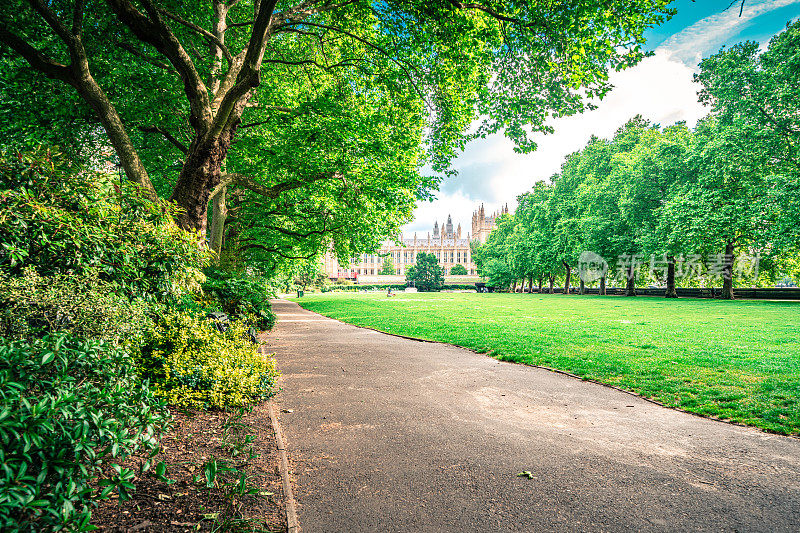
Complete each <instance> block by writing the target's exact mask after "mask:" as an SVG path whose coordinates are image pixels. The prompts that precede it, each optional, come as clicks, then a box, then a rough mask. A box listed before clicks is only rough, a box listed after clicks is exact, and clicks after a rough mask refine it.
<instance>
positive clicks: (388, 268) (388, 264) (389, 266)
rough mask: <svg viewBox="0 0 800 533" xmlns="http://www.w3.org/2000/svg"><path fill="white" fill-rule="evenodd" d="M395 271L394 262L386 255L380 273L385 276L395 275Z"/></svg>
mask: <svg viewBox="0 0 800 533" xmlns="http://www.w3.org/2000/svg"><path fill="white" fill-rule="evenodd" d="M394 273H395V270H394V263H392V260H391V259H390V258H389V257H385V258H384V259H383V264H382V265H381V270H380V272H378V274H381V275H383V276H393V275H394Z"/></svg>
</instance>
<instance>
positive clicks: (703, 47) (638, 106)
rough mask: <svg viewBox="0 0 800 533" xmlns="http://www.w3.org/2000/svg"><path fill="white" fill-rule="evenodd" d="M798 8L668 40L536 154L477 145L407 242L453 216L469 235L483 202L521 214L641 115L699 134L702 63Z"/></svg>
mask: <svg viewBox="0 0 800 533" xmlns="http://www.w3.org/2000/svg"><path fill="white" fill-rule="evenodd" d="M794 3H800V0H765V1H762V2H757V1H748V3H747V4H746V7H745V10H744V12H743V13H742V17H741V18H740V17H739V9H738V8H735V7H732V8H731V9H729V10H727V11H724V12H721V13H717V14H714V15H712V16H710V17H706V18H704V19H702V20H700V21H698V22H696V23H694V24H692V25H691V26H688V27H687V28H685V29H684V30H683V31H681V32H679V33H677V34H675V35H673V36H671V37H670V38H668V39H667V40H666V41H665V42H664V43H663V44H662V45H661V46H659V47H658V48H657V49H656V50H655V54H654V55H653V56H652V57H649V58H646V59H645V60H643V61H642V62H641V63H639V64H638V65H636V66H635V67H633V68H631V69H629V70H626V71H623V72H618V73H613V74H612V75H611V78H610V81H611V82H612V84H613V85H614V87H615V89H614V90H613V91H611V92H610V93H609V94H608V95H607V96H606V97H605V98H604V99H603V101H602V102H599V104H598V108H597V109H596V110H594V111H590V112H587V113H584V114H582V115H576V116H572V117H566V118H562V119H559V120H556V121H553V123H552V125H553V126H554V127H555V133H554V134H552V135H542V134H539V135H537V137H536V142H537V144H538V149H537V150H536V152H534V153H532V154H517V153H515V152H514V151H513V147H514V146H513V143H512V142H511V141H509V140H508V139H506V138H505V137H503V136H502V135H494V136H492V137H489V138H486V139H480V140H476V141H473V142H472V143H470V144H469V145H468V146H467V149H466V150H465V151H464V152H463V153H462V154H461V155H460V156H459V158H458V159H457V161H456V162H455V164H454V167H455V168H456V169H458V170H459V176H457V177H455V178H448V179H447V180H445V181H444V182H443V183H442V186H441V187H440V192H439V193H438V194H437V197H438V199H437V200H435V201H434V202H432V203H428V202H425V203H421V204H418V207H417V209H416V210H415V211H414V216H415V220H414V221H413V222H412V223H410V224H408V225H406V227H405V232H406V234H410V233H413V232H414V231H418V232H419V234H420V236H422V235H425V234H426V233H427V232H428V231H430V229H431V228H433V224H434V221H436V220H438V221H439V224H440V225H441V224H442V221H443V220H446V219H447V215H448V214H451V215H452V216H453V224H456V225H457V224H458V223H459V222H460V223H461V225H462V229H463V231H464V233H466V231H467V228H468V227H469V225H470V223H471V216H472V211H473V210H474V209H475V208H477V207H478V206H479V205H480V203H481V202H484V203H485V204H486V209H487V211H494V210H496V209H499V207H500V206H501V205H502V204H505V203H506V202H507V203H508V204H509V207H511V208H512V209H513V208H514V207H515V206H516V197H517V196H518V195H519V194H522V193H523V192H525V191H527V190H529V189H530V188H531V186H532V185H533V183H534V182H536V181H539V180H546V179H548V178H549V177H550V176H551V175H552V174H553V173H555V172H558V171H559V169H560V168H561V164H562V162H563V161H564V157H565V156H566V155H567V154H570V153H572V152H574V151H576V150H579V149H581V148H582V147H583V146H585V145H586V143H587V141H588V140H589V138H590V137H591V136H592V135H597V136H599V137H605V138H608V137H611V136H613V134H614V132H615V131H616V130H617V129H618V128H619V127H620V126H622V125H623V124H624V123H625V122H626V121H627V120H628V119H630V118H631V117H633V116H635V115H637V114H640V115H642V116H643V117H644V118H646V119H649V120H650V121H651V122H654V123H658V124H662V125H667V124H672V123H675V122H677V121H681V120H683V121H686V122H687V123H688V125H689V126H690V127H693V126H694V125H695V124H696V123H697V120H698V119H699V118H701V117H702V116H703V115H705V114H706V110H705V109H704V108H703V106H702V105H700V104H699V103H698V102H697V91H698V87H697V86H696V85H695V84H694V82H693V81H692V76H693V74H694V73H695V72H696V68H697V64H698V62H699V60H700V58H701V57H704V56H707V55H709V54H711V53H714V52H716V51H717V50H719V48H720V46H721V45H722V44H723V43H725V42H726V41H727V40H729V39H731V38H734V37H736V36H737V35H738V34H739V33H740V32H741V31H742V30H743V29H744V28H745V27H746V26H747V25H749V24H751V23H752V21H753V19H755V18H756V17H758V16H759V15H762V14H765V13H767V12H769V11H772V10H774V9H778V8H781V7H784V6H787V5H790V4H794Z"/></svg>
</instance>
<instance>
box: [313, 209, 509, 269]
mask: <svg viewBox="0 0 800 533" xmlns="http://www.w3.org/2000/svg"><path fill="white" fill-rule="evenodd" d="M503 213H508V206H506V207H504V208H502V209H501V210H500V211H499V212H497V213H494V214H493V215H491V216H489V217H487V216H485V213H484V207H483V205H481V207H480V209H478V210H476V211H475V213H473V215H472V237H470V233H469V232H468V233H467V234H466V236H462V231H461V224H458V226H457V227H455V228H454V227H453V220H452V217H451V216H450V215H447V222H446V223H444V224H442V226H441V227H439V221H436V222H435V223H434V225H433V232H432V234H431V233H430V232H429V233H428V234H427V235H426V236H425V237H419V236H418V235H417V234H416V233H414V237H413V238H404V237H403V235H402V234H401V235H400V238H399V239H398V241H399V243H398V242H395V241H394V240H386V241H385V242H384V243H383V245H382V246H381V248H380V249H379V250H378V251H377V252H375V253H373V254H361V256H360V257H356V258H353V260H352V261H351V262H350V266H348V267H342V266H341V265H339V262H338V261H337V260H336V258H335V257H334V256H333V255H332V254H330V253H328V254H325V258H324V268H325V273H326V274H327V275H328V277H330V278H331V279H337V278H346V279H359V278H362V280H363V277H366V278H371V277H373V276H378V275H379V273H380V272H381V269H382V268H383V263H384V261H385V260H386V258H388V259H389V260H390V261H391V263H392V265H393V266H394V275H395V276H401V277H405V274H406V269H407V268H408V267H409V266H411V265H413V264H414V263H416V261H417V254H418V253H420V252H425V253H430V254H434V255H435V256H436V259H437V260H438V261H439V265H440V266H441V267H443V268H444V271H445V275H449V274H450V269H451V268H453V267H454V266H455V265H463V266H464V268H466V269H467V275H468V276H476V275H477V272H476V269H475V263H474V262H473V261H472V251H471V250H470V247H469V243H470V241H472V240H479V241H480V242H486V236H487V235H489V232H490V231H492V228H493V227H494V224H495V219H496V218H497V217H498V216H499V215H500V214H503Z"/></svg>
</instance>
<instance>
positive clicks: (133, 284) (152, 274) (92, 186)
mask: <svg viewBox="0 0 800 533" xmlns="http://www.w3.org/2000/svg"><path fill="white" fill-rule="evenodd" d="M0 206H2V210H0V272H2V273H5V274H6V275H9V276H19V275H20V274H21V273H22V271H23V269H24V268H25V267H27V266H32V267H34V268H35V269H36V271H37V272H38V274H39V275H41V276H50V275H53V274H56V273H62V274H66V273H71V274H72V275H74V276H77V277H84V276H89V277H91V276H92V275H94V273H95V272H96V273H97V275H98V277H99V279H100V280H102V281H105V282H107V283H109V284H110V286H111V287H112V288H113V289H114V290H115V291H116V292H119V293H120V294H122V295H125V296H128V297H141V298H145V299H148V300H154V301H160V302H165V301H169V300H173V299H175V298H176V297H178V296H180V295H182V294H183V293H185V292H189V291H191V290H193V289H196V288H197V286H198V285H197V283H198V281H199V279H201V276H202V273H201V272H200V268H202V266H203V264H204V262H205V261H206V258H207V254H206V252H204V251H203V250H202V248H201V247H199V246H198V240H197V236H196V235H193V234H192V233H190V232H186V231H183V230H181V229H179V228H178V227H177V226H175V224H174V223H173V221H172V216H173V214H174V212H175V208H174V207H173V206H171V204H169V203H167V202H153V201H150V200H149V199H147V198H145V197H143V196H142V193H141V191H140V190H139V189H138V188H137V187H136V186H134V185H133V184H131V183H129V182H123V183H116V182H115V180H114V177H113V176H111V175H106V174H101V173H98V172H93V171H89V170H86V169H84V168H81V167H80V166H78V165H76V164H74V163H73V162H71V161H70V160H69V159H67V158H65V157H64V156H62V155H61V154H59V153H57V152H55V151H53V150H48V149H44V148H41V149H38V150H36V151H33V152H24V153H6V154H3V156H2V157H1V158H0Z"/></svg>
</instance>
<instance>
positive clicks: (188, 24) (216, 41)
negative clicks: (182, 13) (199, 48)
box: [159, 8, 233, 68]
mask: <svg viewBox="0 0 800 533" xmlns="http://www.w3.org/2000/svg"><path fill="white" fill-rule="evenodd" d="M159 12H161V13H163V14H164V15H166V16H167V18H171V19H172V20H174V21H175V22H178V23H180V24H183V25H184V26H186V27H187V28H189V29H191V30H194V31H196V32H197V33H199V34H200V35H202V36H203V37H205V38H206V39H208V40H209V41H211V42H212V43H214V44H215V45H217V46H218V47H219V49H220V50H221V51H222V55H223V56H225V61H227V62H228V68H230V66H231V65H232V64H233V56H232V55H231V52H230V50H228V47H227V46H225V43H224V42H222V40H221V39H220V38H219V37H217V36H216V35H214V34H213V33H211V32H210V31H208V30H206V29H204V28H201V27H200V26H198V25H197V24H195V23H194V22H190V21H188V20H185V19H183V18H181V17H179V16H178V15H175V14H174V13H170V12H169V11H167V10H166V9H163V8H162V9H159Z"/></svg>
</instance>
